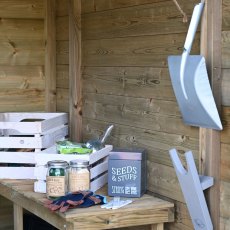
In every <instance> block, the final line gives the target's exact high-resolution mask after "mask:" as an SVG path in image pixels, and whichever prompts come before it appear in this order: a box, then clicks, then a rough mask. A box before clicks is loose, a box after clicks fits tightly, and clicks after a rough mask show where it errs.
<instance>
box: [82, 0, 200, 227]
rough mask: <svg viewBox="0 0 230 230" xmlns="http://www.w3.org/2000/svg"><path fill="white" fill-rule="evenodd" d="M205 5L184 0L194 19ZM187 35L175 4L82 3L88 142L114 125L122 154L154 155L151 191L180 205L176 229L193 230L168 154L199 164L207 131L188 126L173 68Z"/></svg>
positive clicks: (111, 0)
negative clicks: (142, 151) (189, 154)
mask: <svg viewBox="0 0 230 230" xmlns="http://www.w3.org/2000/svg"><path fill="white" fill-rule="evenodd" d="M197 2H199V1H195V0H194V1H189V2H188V1H185V0H181V1H179V3H180V5H181V7H182V9H183V10H184V11H185V12H186V14H187V16H188V19H190V16H191V13H192V10H193V6H194V4H195V3H197ZM187 29H188V23H184V22H183V16H182V15H181V14H180V12H179V11H178V9H177V7H176V6H175V4H174V3H173V1H172V0H165V1H162V0H145V1H136V0H135V1H133V0H127V1H119V0H116V1H114V0H106V1H105V0H94V1H82V80H83V84H82V86H83V90H82V92H83V113H82V115H83V129H82V131H83V140H87V139H89V138H97V137H99V136H100V135H102V133H103V131H104V129H105V128H106V126H107V125H108V124H109V123H113V124H114V125H115V128H114V130H113V132H112V136H111V137H110V139H109V141H110V143H112V144H113V145H114V146H115V147H144V148H146V149H147V151H148V191H149V192H152V193H154V194H157V195H158V196H161V197H164V198H167V199H171V200H174V201H175V203H176V213H177V215H176V219H177V220H176V223H174V224H167V225H166V226H165V227H166V229H170V230H174V229H186V230H187V229H191V230H192V229H193V227H192V225H191V221H190V218H189V216H188V215H185V214H183V213H182V211H183V210H186V206H185V204H184V199H183V196H182V193H181V191H180V187H179V184H178V181H177V177H176V174H175V171H174V169H173V167H172V163H171V160H170V158H169V155H168V150H169V149H170V148H172V147H175V148H177V149H178V150H179V152H180V155H181V158H182V159H184V153H185V151H187V150H188V149H191V150H193V152H194V156H195V159H196V162H197V164H198V153H199V130H198V129H197V128H194V127H189V126H186V125H184V124H183V122H182V119H181V114H180V112H179V109H178V106H177V103H176V99H175V96H174V93H173V90H172V85H171V81H170V78H169V73H168V66H167V56H168V55H171V54H181V52H182V49H183V43H184V40H185V36H186V32H187ZM192 53H193V54H198V53H199V32H198V33H197V36H196V38H195V42H194V45H193V49H192Z"/></svg>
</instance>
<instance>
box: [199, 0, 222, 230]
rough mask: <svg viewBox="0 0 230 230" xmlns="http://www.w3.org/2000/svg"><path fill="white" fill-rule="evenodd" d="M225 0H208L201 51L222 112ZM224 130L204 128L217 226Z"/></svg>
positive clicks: (204, 164)
mask: <svg viewBox="0 0 230 230" xmlns="http://www.w3.org/2000/svg"><path fill="white" fill-rule="evenodd" d="M221 23H222V0H220V1H216V0H207V1H205V10H204V14H203V18H202V24H201V53H202V54H203V55H204V56H205V58H206V63H207V69H208V73H209V77H210V82H211V86H212V91H213V95H214V98H215V101H216V104H217V107H218V110H219V112H221V30H222V26H221ZM220 145H221V144H220V132H219V131H216V130H212V129H204V128H200V169H201V174H204V175H207V176H212V177H214V181H215V184H214V186H212V187H211V188H210V189H208V191H207V194H206V195H207V202H208V206H209V211H210V214H211V218H212V222H213V227H214V229H215V230H219V229H220V165H221V164H220V155H221V152H220Z"/></svg>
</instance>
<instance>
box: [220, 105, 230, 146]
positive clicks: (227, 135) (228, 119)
mask: <svg viewBox="0 0 230 230" xmlns="http://www.w3.org/2000/svg"><path fill="white" fill-rule="evenodd" d="M221 120H222V124H223V127H224V128H223V130H222V131H221V142H222V143H226V144H230V107H228V106H222V113H221Z"/></svg>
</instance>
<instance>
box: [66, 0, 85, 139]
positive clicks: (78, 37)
mask: <svg viewBox="0 0 230 230" xmlns="http://www.w3.org/2000/svg"><path fill="white" fill-rule="evenodd" d="M69 17H70V20H69V50H70V51H69V124H70V138H71V139H72V140H75V141H78V142H81V141H82V73H81V66H82V22H81V0H70V2H69Z"/></svg>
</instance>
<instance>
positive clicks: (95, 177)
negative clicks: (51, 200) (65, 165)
mask: <svg viewBox="0 0 230 230" xmlns="http://www.w3.org/2000/svg"><path fill="white" fill-rule="evenodd" d="M112 149H113V147H112V145H106V146H105V147H104V148H103V149H101V150H99V151H97V152H94V153H91V154H84V155H80V154H79V155H74V154H58V153H57V151H56V148H55V147H54V146H53V147H51V148H49V149H46V150H45V151H43V152H40V153H37V154H36V155H35V162H36V167H35V168H34V177H33V178H32V179H36V180H38V181H37V182H35V186H34V190H35V191H36V192H44V193H45V184H44V182H42V181H44V180H46V173H47V167H46V164H47V162H48V161H51V160H65V161H67V162H69V161H71V160H76V159H84V160H88V161H89V164H90V179H91V183H90V190H92V191H96V190H98V189H99V188H101V187H102V186H103V185H105V184H106V183H107V178H108V174H107V171H108V155H109V153H110V151H111V150H112Z"/></svg>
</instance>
